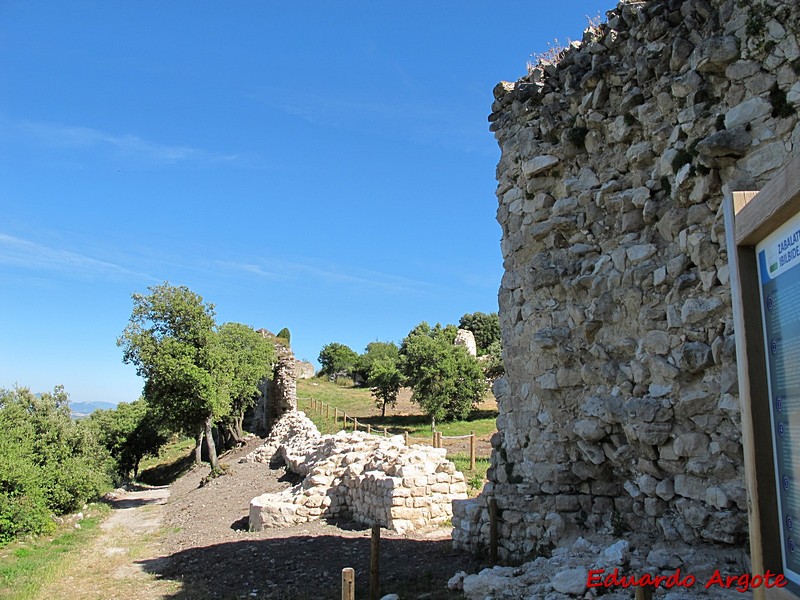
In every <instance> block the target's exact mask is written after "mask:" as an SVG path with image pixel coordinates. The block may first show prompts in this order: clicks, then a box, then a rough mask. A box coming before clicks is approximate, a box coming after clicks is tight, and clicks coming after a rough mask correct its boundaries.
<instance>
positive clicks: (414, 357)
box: [401, 323, 486, 425]
mask: <svg viewBox="0 0 800 600" xmlns="http://www.w3.org/2000/svg"><path fill="white" fill-rule="evenodd" d="M451 329H452V328H451V326H448V327H444V328H441V327H439V326H437V327H436V328H434V329H431V328H430V327H429V326H428V325H427V323H421V324H420V325H418V326H417V327H415V328H414V329H413V330H412V331H411V332H410V333H409V335H408V336H407V337H406V338H405V340H403V344H402V346H401V356H402V362H401V365H402V371H403V374H404V375H405V376H406V378H407V381H408V383H409V384H410V385H411V388H412V390H413V394H412V397H411V399H412V400H413V401H414V402H416V403H417V404H419V405H420V406H421V407H422V409H423V410H424V411H425V413H426V414H427V415H428V416H430V417H431V422H432V423H433V424H434V425H435V422H436V421H437V420H453V419H463V418H466V417H467V416H468V415H469V413H470V412H471V411H472V409H473V408H474V407H475V405H477V404H478V403H479V402H480V400H481V398H482V396H483V394H484V392H485V391H486V382H485V379H484V374H483V370H482V369H481V366H480V363H479V362H478V360H477V359H476V358H475V357H473V356H470V355H469V353H467V350H466V349H465V348H464V347H462V346H455V345H453V340H452V339H451V337H454V336H451V333H452V331H451Z"/></svg>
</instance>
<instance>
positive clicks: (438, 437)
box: [436, 431, 444, 448]
mask: <svg viewBox="0 0 800 600" xmlns="http://www.w3.org/2000/svg"><path fill="white" fill-rule="evenodd" d="M436 447H437V448H443V447H444V446H442V432H441V431H437V432H436Z"/></svg>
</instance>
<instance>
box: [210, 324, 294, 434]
mask: <svg viewBox="0 0 800 600" xmlns="http://www.w3.org/2000/svg"><path fill="white" fill-rule="evenodd" d="M285 331H286V332H287V333H288V329H287V330H285ZM279 337H280V336H279ZM219 340H220V342H221V344H222V347H223V348H224V350H225V352H226V354H227V360H228V365H229V367H228V368H229V369H230V373H229V375H230V384H229V385H230V388H229V390H230V397H231V410H230V414H229V415H228V416H227V417H225V418H224V419H223V420H222V429H223V438H224V440H225V442H224V445H225V446H226V447H233V446H234V445H236V444H238V443H239V442H241V440H242V437H243V436H244V431H243V430H242V420H243V419H244V413H245V411H246V410H247V409H248V408H250V407H251V406H253V405H254V404H255V402H256V400H257V398H258V397H259V395H260V393H261V392H260V390H259V389H258V385H259V383H261V382H262V381H264V380H265V379H266V378H267V377H269V374H270V373H271V372H272V368H273V366H274V364H275V344H274V343H273V342H272V341H270V340H267V339H265V338H264V337H262V336H261V335H260V334H259V333H256V332H255V331H254V330H253V328H252V327H248V326H247V325H242V324H241V323H225V324H224V325H222V326H221V327H220V328H219Z"/></svg>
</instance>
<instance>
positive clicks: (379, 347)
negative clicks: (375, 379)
mask: <svg viewBox="0 0 800 600" xmlns="http://www.w3.org/2000/svg"><path fill="white" fill-rule="evenodd" d="M399 358H400V349H399V348H398V347H397V344H395V343H394V342H370V343H369V344H367V347H366V348H365V350H364V354H362V355H361V356H359V357H358V359H357V360H356V366H355V372H356V374H358V375H359V376H360V377H361V379H362V380H363V381H365V382H368V381H369V379H370V371H371V370H372V366H373V365H374V364H375V362H376V361H378V360H388V361H391V362H394V363H397V361H398V360H399Z"/></svg>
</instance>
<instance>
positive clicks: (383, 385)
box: [367, 346, 404, 417]
mask: <svg viewBox="0 0 800 600" xmlns="http://www.w3.org/2000/svg"><path fill="white" fill-rule="evenodd" d="M395 348H396V346H395ZM403 381H404V377H403V374H402V373H401V372H400V366H399V357H396V358H395V359H391V358H388V357H383V358H378V359H376V360H375V362H373V363H372V366H371V367H370V370H369V378H368V379H367V385H369V387H370V388H372V389H371V391H372V395H373V396H375V401H376V404H377V406H378V408H380V409H381V416H382V417H385V416H386V407H387V405H388V406H392V407H395V406H397V395H398V394H399V393H400V388H401V387H403Z"/></svg>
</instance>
